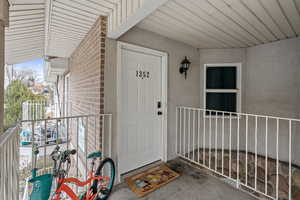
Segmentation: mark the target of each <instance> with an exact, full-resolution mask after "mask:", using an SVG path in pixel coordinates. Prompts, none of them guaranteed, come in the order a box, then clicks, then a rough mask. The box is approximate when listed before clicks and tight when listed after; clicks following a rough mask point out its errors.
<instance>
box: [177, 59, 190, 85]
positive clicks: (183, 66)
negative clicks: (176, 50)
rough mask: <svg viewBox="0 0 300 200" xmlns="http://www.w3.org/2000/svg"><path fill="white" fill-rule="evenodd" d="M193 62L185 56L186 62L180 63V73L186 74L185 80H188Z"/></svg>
mask: <svg viewBox="0 0 300 200" xmlns="http://www.w3.org/2000/svg"><path fill="white" fill-rule="evenodd" d="M190 65H191V62H190V61H189V60H188V59H187V57H186V56H185V58H184V60H183V61H182V62H181V63H180V68H179V73H180V74H183V73H184V78H185V79H186V73H187V71H188V70H189V68H190Z"/></svg>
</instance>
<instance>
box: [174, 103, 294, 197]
mask: <svg viewBox="0 0 300 200" xmlns="http://www.w3.org/2000/svg"><path fill="white" fill-rule="evenodd" d="M299 125H300V120H299V119H291V118H282V117H273V116H265V115H255V114H246V113H233V112H223V111H216V110H206V109H200V108H191V107H177V108H176V152H177V155H178V156H179V157H181V158H183V159H186V160H188V161H190V162H192V163H194V164H197V165H199V166H202V167H204V168H207V169H209V170H211V171H212V172H214V173H216V174H218V175H221V176H223V177H224V178H226V179H230V180H231V181H233V182H234V183H235V184H236V187H237V188H242V189H248V190H249V189H250V190H251V191H253V192H254V193H256V194H259V195H262V196H265V197H267V198H270V199H276V200H277V199H280V198H282V199H289V200H292V194H293V191H292V178H293V177H292V172H293V170H294V164H295V163H296V162H297V160H296V159H295V157H296V155H295V154H296V151H294V148H295V146H296V145H293V144H292V140H293V139H292V138H293V137H294V136H295V135H296V132H297V127H298V126H299ZM296 164H299V163H296ZM281 168H285V169H287V170H280V169H281ZM258 169H259V170H263V172H264V173H263V175H262V172H261V171H260V174H259V171H258ZM282 177H287V178H286V180H287V181H286V182H287V184H288V191H286V193H284V192H282V187H283V186H282V184H281V180H280V179H281V178H282ZM270 185H271V186H272V185H273V186H274V188H271V189H272V190H273V191H270Z"/></svg>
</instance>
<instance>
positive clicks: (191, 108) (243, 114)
mask: <svg viewBox="0 0 300 200" xmlns="http://www.w3.org/2000/svg"><path fill="white" fill-rule="evenodd" d="M176 108H177V109H178V108H184V109H189V110H201V111H207V112H216V113H224V114H230V115H232V117H234V115H241V116H245V115H248V116H252V117H259V118H266V117H267V118H271V119H279V120H287V121H289V120H292V121H296V122H300V119H297V118H288V117H279V116H271V115H262V114H253V113H242V112H230V111H221V110H211V109H205V108H195V107H189V106H176ZM220 117H222V116H220Z"/></svg>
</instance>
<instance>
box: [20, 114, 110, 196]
mask: <svg viewBox="0 0 300 200" xmlns="http://www.w3.org/2000/svg"><path fill="white" fill-rule="evenodd" d="M22 127H25V128H26V129H30V131H29V132H31V134H32V135H33V136H34V137H31V142H30V144H29V145H28V146H26V145H25V146H23V147H21V148H30V149H32V148H33V145H38V148H39V152H40V153H39V155H38V159H37V160H38V162H36V163H37V164H38V165H39V166H30V168H31V167H37V168H39V169H40V170H39V172H40V173H42V174H44V173H46V172H47V171H49V170H46V169H49V168H51V167H52V161H51V159H50V157H49V155H50V153H51V152H52V151H53V149H54V148H55V146H56V145H59V146H60V147H61V150H67V149H76V150H77V153H76V156H75V159H74V160H75V164H74V165H72V168H71V171H73V173H72V172H71V173H70V175H71V176H75V177H77V178H87V170H88V167H89V162H88V160H87V155H88V153H91V152H95V151H102V153H103V155H104V156H107V157H111V146H112V145H111V144H112V134H111V133H112V115H111V114H97V115H78V116H69V117H58V118H50V119H38V120H23V121H22ZM37 127H39V128H37ZM49 128H50V131H49ZM53 128H54V133H53V132H52V130H53ZM50 133H51V134H50ZM49 134H50V135H49ZM53 134H54V135H55V137H52V136H53ZM49 137H50V138H51V141H50V140H49ZM30 154H31V155H30V156H29V157H30V159H31V162H28V163H31V165H34V162H33V160H32V158H33V157H34V155H33V152H32V151H30ZM22 181H27V180H22ZM28 187H29V185H28V184H27V186H26V187H25V188H24V191H22V192H23V193H22V196H23V197H24V198H25V199H26V198H27V196H28Z"/></svg>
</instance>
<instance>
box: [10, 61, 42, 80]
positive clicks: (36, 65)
mask: <svg viewBox="0 0 300 200" xmlns="http://www.w3.org/2000/svg"><path fill="white" fill-rule="evenodd" d="M43 68H44V59H37V60H32V61H29V62H24V63H19V64H15V65H14V70H20V69H21V70H22V69H32V70H34V71H36V73H37V80H39V82H44V70H43Z"/></svg>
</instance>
